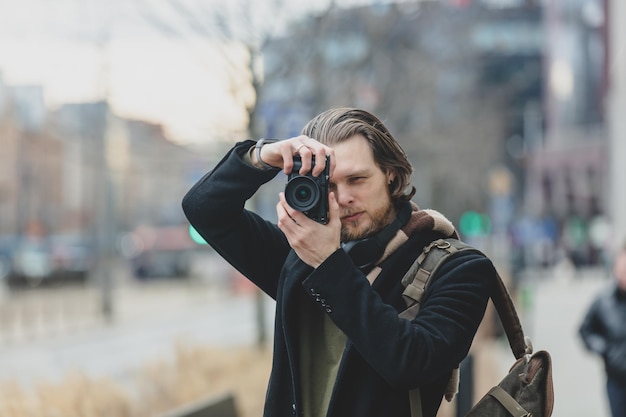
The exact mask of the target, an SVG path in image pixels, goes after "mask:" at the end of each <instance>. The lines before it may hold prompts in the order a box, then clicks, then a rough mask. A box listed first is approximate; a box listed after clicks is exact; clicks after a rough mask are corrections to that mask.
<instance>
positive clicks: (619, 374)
mask: <svg viewBox="0 0 626 417" xmlns="http://www.w3.org/2000/svg"><path fill="white" fill-rule="evenodd" d="M613 276H614V278H615V282H614V283H612V284H611V285H610V287H609V288H608V289H606V290H604V291H603V292H602V293H600V294H599V295H598V296H597V297H596V298H595V299H594V301H593V302H592V303H591V306H590V307H589V309H588V310H587V313H586V314H585V316H584V318H583V321H582V323H581V325H580V336H581V338H582V340H583V342H584V344H585V347H586V348H587V349H588V350H589V351H590V352H593V353H595V354H598V355H600V356H601V357H602V359H603V361H604V370H605V373H606V390H607V397H608V400H609V406H610V408H611V414H612V415H613V417H624V416H626V244H624V246H623V247H622V248H621V250H620V251H619V253H618V254H617V255H616V257H615V260H614V263H613Z"/></svg>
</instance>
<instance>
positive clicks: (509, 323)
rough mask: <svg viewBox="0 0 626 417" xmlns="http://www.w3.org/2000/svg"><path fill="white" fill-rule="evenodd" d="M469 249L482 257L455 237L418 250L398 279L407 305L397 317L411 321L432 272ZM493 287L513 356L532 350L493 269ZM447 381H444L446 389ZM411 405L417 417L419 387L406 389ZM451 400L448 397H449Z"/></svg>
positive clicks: (494, 301) (493, 299)
mask: <svg viewBox="0 0 626 417" xmlns="http://www.w3.org/2000/svg"><path fill="white" fill-rule="evenodd" d="M466 250H471V251H473V252H476V253H479V254H481V255H483V256H485V255H484V253H483V252H481V251H480V250H478V249H476V248H474V247H473V246H470V245H468V244H466V243H464V242H462V241H460V240H458V239H453V238H447V239H437V240H435V241H433V242H431V243H430V244H428V245H427V246H425V247H424V249H423V251H422V253H420V255H419V256H418V257H417V259H416V260H415V261H414V262H413V264H412V265H411V267H410V268H409V270H408V271H407V272H406V274H405V275H404V277H403V278H402V285H403V286H404V287H405V289H404V291H403V293H402V297H403V298H404V301H405V303H406V305H407V308H406V309H405V310H403V311H402V312H401V313H400V314H399V315H398V316H399V317H400V318H404V319H407V320H409V321H410V320H413V319H414V318H415V317H416V316H417V313H418V312H419V309H420V306H421V304H420V302H421V298H422V295H423V294H424V291H426V287H427V286H428V284H429V283H430V278H431V277H432V276H433V275H434V274H435V272H436V271H437V269H438V268H439V267H440V266H441V265H442V264H443V263H444V262H445V261H446V260H447V259H448V258H449V257H450V256H451V255H453V254H455V253H457V252H460V251H466ZM494 272H495V276H496V287H495V290H494V292H493V294H492V295H491V300H492V301H493V304H494V307H495V308H496V311H497V313H498V316H499V317H500V321H501V322H502V326H503V328H504V331H505V332H506V336H507V339H508V341H509V345H510V346H511V351H512V352H513V354H514V355H515V357H516V358H517V359H519V358H521V357H523V356H525V355H526V354H531V353H532V344H531V342H530V339H528V338H526V337H525V336H524V331H523V329H522V325H521V323H520V320H519V317H518V315H517V312H516V310H515V305H514V304H513V300H512V299H511V295H510V293H509V291H508V289H507V287H506V285H504V282H503V281H502V278H501V277H500V274H498V271H497V270H495V268H494ZM452 380H456V384H453V385H455V386H458V367H457V368H456V369H455V370H454V372H453V375H452V379H451V381H452ZM449 388H450V383H449V384H448V389H449ZM448 389H447V390H446V398H448V395H449V394H450V393H448ZM409 398H410V404H411V417H421V416H422V407H421V398H420V393H419V388H416V389H413V390H410V391H409ZM449 400H451V398H450V399H449Z"/></svg>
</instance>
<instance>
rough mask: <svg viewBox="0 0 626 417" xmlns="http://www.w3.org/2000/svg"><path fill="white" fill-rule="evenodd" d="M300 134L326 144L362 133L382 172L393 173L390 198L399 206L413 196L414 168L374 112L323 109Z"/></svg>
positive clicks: (352, 109)
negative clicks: (412, 176)
mask: <svg viewBox="0 0 626 417" xmlns="http://www.w3.org/2000/svg"><path fill="white" fill-rule="evenodd" d="M302 134H303V135H306V136H308V137H310V138H313V139H316V140H318V141H319V142H321V143H323V144H326V145H332V144H336V143H340V142H343V141H344V140H346V139H349V138H351V137H352V136H354V135H362V136H363V137H364V138H365V139H366V140H367V142H368V143H369V145H370V148H371V149H372V152H373V153H374V161H375V163H376V165H377V166H378V167H379V168H380V169H381V170H383V172H393V173H394V174H395V178H394V180H393V182H392V183H391V185H390V186H389V191H390V194H391V201H393V203H394V204H395V205H396V206H398V205H399V204H400V203H403V202H405V201H409V200H410V199H411V198H412V197H413V195H415V187H414V186H412V185H411V174H412V173H413V167H412V166H411V163H410V162H409V160H408V158H407V156H406V153H405V152H404V150H403V149H402V148H401V147H400V145H399V144H398V141H396V139H395V138H394V137H393V136H392V135H391V133H389V130H387V127H385V125H384V124H383V123H382V122H381V121H380V120H379V119H378V118H377V117H376V116H374V115H373V114H371V113H369V112H367V111H365V110H360V109H355V108H346V107H343V108H336V109H330V110H326V111H324V112H322V113H320V114H318V115H317V116H315V117H314V118H313V119H311V120H310V121H309V122H308V123H307V124H306V126H304V128H303V129H302Z"/></svg>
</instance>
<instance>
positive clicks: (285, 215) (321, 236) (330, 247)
mask: <svg viewBox="0 0 626 417" xmlns="http://www.w3.org/2000/svg"><path fill="white" fill-rule="evenodd" d="M328 207H329V221H328V224H321V223H318V222H316V221H315V220H312V219H310V218H308V217H307V216H306V215H305V214H304V213H302V212H300V211H298V210H294V209H293V208H292V207H291V206H290V205H289V204H287V201H286V200H285V194H284V193H282V192H281V193H280V194H279V201H278V204H276V214H277V215H278V227H279V228H280V230H282V231H283V233H284V234H285V236H286V237H287V240H288V241H289V245H290V246H291V247H292V248H293V250H294V251H295V252H296V254H297V255H298V257H299V258H300V259H302V261H303V262H304V263H306V264H307V265H310V266H312V267H313V268H317V267H318V266H320V265H321V264H322V262H324V261H325V260H326V258H328V257H329V256H330V255H332V254H333V253H334V252H335V251H336V250H337V249H339V248H340V247H341V243H340V235H341V220H340V216H339V204H338V203H337V199H336V198H335V193H333V192H331V193H329V194H328Z"/></svg>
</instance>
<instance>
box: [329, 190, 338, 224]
mask: <svg viewBox="0 0 626 417" xmlns="http://www.w3.org/2000/svg"><path fill="white" fill-rule="evenodd" d="M328 211H329V213H328V214H329V216H330V221H331V222H333V221H336V220H338V219H340V217H341V215H340V213H339V203H338V202H337V196H336V195H335V193H334V192H333V191H331V192H330V193H328Z"/></svg>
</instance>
